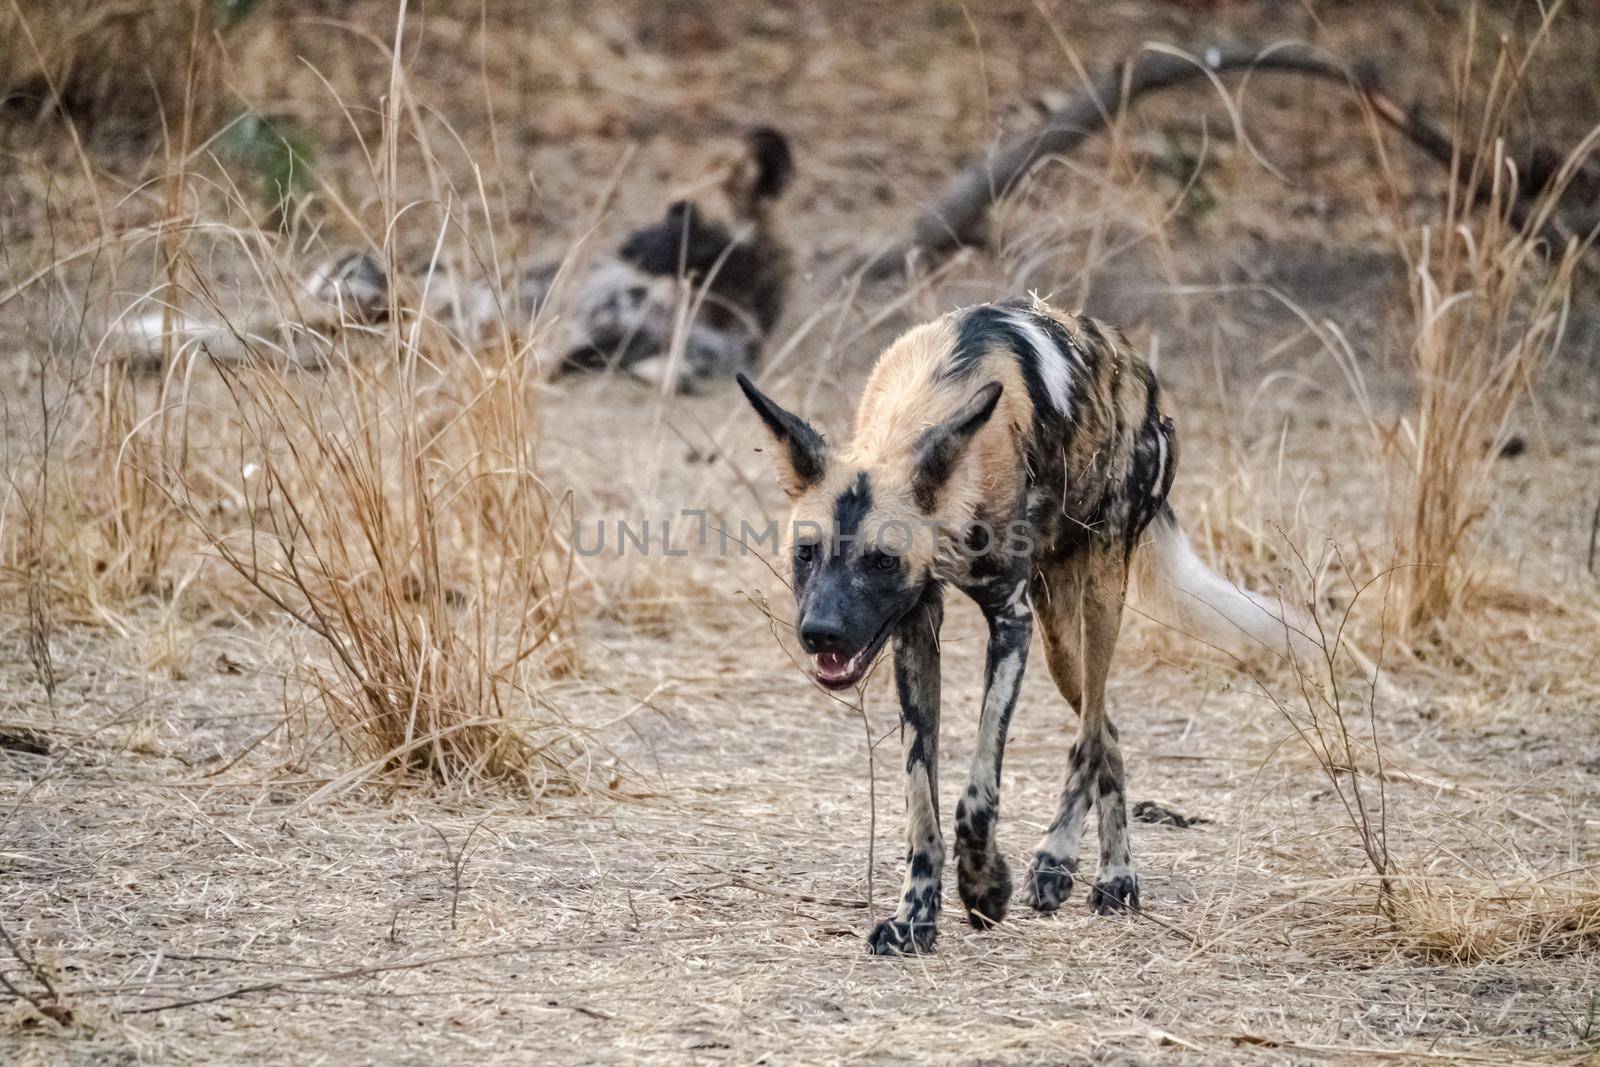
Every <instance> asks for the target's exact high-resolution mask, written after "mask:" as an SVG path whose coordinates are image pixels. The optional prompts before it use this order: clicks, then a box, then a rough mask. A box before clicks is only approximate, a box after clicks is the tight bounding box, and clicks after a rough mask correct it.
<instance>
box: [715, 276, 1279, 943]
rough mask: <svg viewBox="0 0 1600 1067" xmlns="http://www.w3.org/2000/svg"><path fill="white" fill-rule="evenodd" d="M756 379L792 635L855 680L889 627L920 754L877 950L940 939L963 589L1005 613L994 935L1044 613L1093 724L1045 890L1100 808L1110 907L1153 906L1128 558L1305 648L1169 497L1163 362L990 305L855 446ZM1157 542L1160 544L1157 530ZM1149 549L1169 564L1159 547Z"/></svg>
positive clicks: (750, 389) (970, 845) (987, 608)
mask: <svg viewBox="0 0 1600 1067" xmlns="http://www.w3.org/2000/svg"><path fill="white" fill-rule="evenodd" d="M739 384H740V386H741V387H742V388H743V389H744V392H745V395H746V396H747V397H748V398H749V400H750V402H751V404H752V405H754V407H755V409H756V412H757V413H758V414H759V415H760V416H761V419H762V421H763V422H765V424H766V426H767V428H768V429H769V430H770V431H771V433H772V435H773V437H774V438H775V439H776V441H777V443H778V446H779V447H778V448H777V450H776V451H777V455H778V466H779V475H780V479H781V481H782V482H783V485H784V488H785V490H786V491H787V492H788V494H789V496H790V497H791V498H792V500H793V505H794V512H793V518H792V521H791V523H790V532H791V538H790V540H791V542H792V562H793V574H794V594H795V601H796V607H797V613H796V629H797V631H798V634H799V639H800V643H801V645H802V646H803V647H804V649H805V651H806V653H807V654H808V655H810V656H811V657H812V662H813V668H814V676H815V678H816V680H817V681H818V682H819V683H820V684H822V685H824V686H826V687H828V688H830V689H845V688H848V687H850V686H853V685H855V684H856V683H857V682H859V681H860V680H861V679H862V678H863V677H864V676H865V674H866V673H867V671H868V669H869V668H870V667H871V666H872V663H873V660H874V659H875V657H876V656H877V654H878V652H879V651H880V649H882V648H883V646H884V645H885V644H886V643H888V642H892V643H893V647H894V680H895V688H896V690H897V691H898V694H899V699H900V719H901V726H902V736H903V740H904V746H905V768H906V793H907V797H906V806H907V815H908V824H907V831H906V872H905V881H904V886H903V892H902V894H901V897H900V902H899V906H898V908H897V910H896V912H895V914H894V916H893V917H892V918H889V919H886V920H884V921H883V922H880V923H879V924H878V925H877V927H876V928H875V929H874V930H873V931H872V933H871V936H870V938H869V939H868V945H869V948H870V949H871V951H872V952H874V953H876V954H880V955H886V954H896V953H914V952H923V951H927V950H929V949H931V948H932V946H933V942H934V936H935V932H936V922H937V919H938V915H939V908H940V876H941V872H942V869H943V865H944V838H943V834H942V832H941V830H940V827H939V802H938V769H937V767H938V747H939V737H938V735H939V626H940V622H941V620H942V618H943V608H942V591H943V589H944V587H945V586H946V585H953V586H955V587H956V588H958V589H960V590H961V591H962V592H963V593H966V594H967V595H968V596H970V597H971V598H972V599H973V600H975V601H976V602H977V603H978V605H979V607H980V608H981V609H982V610H983V613H984V615H985V617H986V619H987V621H988V627H989V647H988V655H987V663H986V667H985V678H984V695H983V706H982V711H981V714H980V720H979V727H978V744H977V749H976V751H975V753H974V755H973V759H972V767H971V771H970V775H969V778H968V782H967V786H966V789H965V791H964V792H963V793H962V794H961V799H960V802H959V803H958V804H957V805H956V823H955V827H956V846H955V856H956V885H957V889H958V890H959V893H960V896H961V903H962V905H963V906H964V907H965V908H966V912H967V917H968V919H969V920H970V921H971V923H972V924H973V925H974V926H976V927H978V928H979V929H984V928H987V927H988V926H990V925H992V924H994V923H997V922H999V921H1000V920H1001V919H1003V918H1004V917H1005V914H1006V908H1007V905H1008V903H1009V901H1010V897H1011V889H1012V884H1011V877H1010V873H1009V871H1008V868H1007V865H1006V862H1005V860H1004V859H1002V858H1001V857H1000V855H999V852H998V850H997V848H996V844H995V827H996V822H997V819H998V811H999V792H1000V765H1001V759H1002V757H1003V755H1004V751H1005V743H1006V729H1007V725H1008V723H1009V721H1010V719H1011V713H1012V710H1013V708H1014V707H1015V706H1016V702H1017V692H1018V689H1019V687H1020V684H1021V681H1022V673H1023V668H1024V666H1025V664H1026V662H1027V658H1028V644H1029V640H1030V638H1031V636H1032V633H1033V626H1034V618H1035V615H1037V616H1038V619H1039V622H1040V624H1041V626H1042V629H1043V635H1044V648H1045V653H1046V657H1047V660H1048V662H1049V666H1050V673H1051V675H1052V677H1053V678H1054V680H1055V683H1056V686H1057V687H1058V688H1059V689H1060V690H1061V695H1062V696H1063V697H1065V698H1066V700H1067V702H1068V703H1070V704H1071V705H1072V706H1073V707H1074V708H1075V709H1076V710H1077V713H1078V716H1079V730H1078V737H1077V740H1076V742H1075V743H1074V744H1073V745H1072V749H1071V752H1070V755H1069V757H1068V761H1067V776H1066V785H1065V788H1064V790H1063V792H1062V795H1061V802H1060V807H1059V809H1058V811H1057V812H1056V815H1055V818H1054V820H1053V821H1052V822H1051V823H1050V827H1049V830H1048V831H1047V832H1046V833H1045V835H1044V838H1043V839H1042V840H1041V841H1040V842H1039V844H1038V846H1037V847H1036V848H1035V850H1034V854H1033V859H1032V862H1031V863H1030V864H1029V867H1028V876H1027V895H1028V902H1029V903H1030V904H1031V905H1032V906H1033V907H1034V908H1036V909H1038V910H1039V911H1054V910H1055V909H1056V908H1058V907H1060V906H1061V904H1062V903H1063V902H1064V901H1066V900H1067V899H1068V897H1069V895H1070V894H1071V891H1072V885H1073V876H1074V874H1075V873H1076V872H1077V869H1078V844H1079V839H1080V837H1081V836H1082V833H1083V829H1084V822H1085V820H1086V819H1087V817H1088V814H1089V811H1090V809H1091V808H1092V807H1094V806H1096V805H1098V808H1099V836H1100V864H1099V869H1098V873H1097V875H1096V880H1095V883H1094V885H1093V887H1092V888H1091V889H1090V891H1089V904H1090V906H1091V907H1092V908H1094V909H1095V910H1096V911H1099V912H1106V911H1110V910H1114V909H1117V908H1122V907H1137V906H1138V904H1139V882H1138V878H1137V876H1136V874H1135V872H1134V866H1133V857H1132V853H1131V850H1130V847H1129V839H1128V809H1127V803H1126V799H1125V791H1124V790H1125V786H1124V778H1123V768H1122V754H1121V751H1120V750H1119V748H1118V742H1117V729H1116V727H1115V726H1113V725H1112V723H1111V720H1110V718H1109V717H1108V716H1107V714H1106V706H1105V685H1106V674H1107V671H1108V669H1109V667H1110V663H1111V654H1112V651H1113V649H1114V648H1115V646H1116V642H1117V631H1118V628H1119V626H1120V623H1121V616H1122V604H1123V597H1124V593H1125V592H1126V589H1127V585H1128V579H1129V576H1130V570H1131V569H1132V568H1133V567H1134V566H1135V564H1139V563H1143V564H1145V566H1146V567H1147V569H1149V570H1151V571H1153V572H1154V574H1153V575H1152V577H1153V578H1155V579H1157V580H1159V581H1160V582H1162V583H1163V584H1165V585H1166V586H1168V587H1169V590H1168V591H1169V592H1170V593H1171V594H1172V597H1171V599H1172V600H1173V601H1174V603H1175V605H1176V606H1178V607H1179V608H1180V609H1182V608H1183V607H1185V605H1187V607H1188V609H1189V610H1188V611H1187V612H1185V614H1186V618H1185V620H1184V621H1185V622H1186V624H1188V625H1191V626H1194V627H1199V628H1201V629H1203V630H1204V631H1205V632H1207V633H1208V634H1210V635H1212V636H1213V637H1215V638H1219V639H1223V640H1226V639H1227V638H1228V637H1238V636H1239V635H1240V634H1244V635H1247V636H1249V637H1250V638H1252V639H1254V640H1256V641H1260V642H1262V643H1265V644H1267V645H1269V646H1275V647H1277V648H1279V649H1282V648H1284V647H1285V645H1286V642H1287V638H1288V636H1289V633H1290V629H1291V627H1290V624H1288V623H1286V622H1284V621H1283V617H1282V613H1281V611H1280V610H1279V609H1278V606H1277V605H1276V604H1274V603H1272V602H1269V601H1266V600H1264V599H1260V598H1257V597H1254V596H1252V595H1251V594H1248V593H1243V592H1240V591H1239V590H1238V589H1236V588H1234V587H1233V586H1232V585H1230V584H1229V583H1228V582H1226V581H1225V580H1223V579H1222V578H1221V577H1220V576H1218V575H1217V574H1215V573H1214V572H1212V571H1210V570H1209V569H1207V568H1206V566H1205V565H1204V564H1203V563H1201V561H1200V560H1199V559H1198V557H1196V556H1195V554H1194V551H1193V550H1192V549H1191V548H1190V546H1189V543H1188V541H1187V540H1186V539H1185V538H1184V536H1183V533H1182V531H1181V530H1180V529H1179V528H1178V525H1177V521H1176V519H1175V518H1174V516H1173V514H1172V510H1171V508H1170V507H1169V506H1168V504H1167V492H1168V490H1169V488H1170V487H1171V485H1172V475H1173V469H1174V467H1175V465H1176V462H1177V455H1178V453H1177V444H1176V440H1175V438H1174V433H1173V426H1172V420H1171V419H1170V418H1169V417H1168V416H1167V415H1166V414H1165V413H1164V412H1163V410H1162V405H1161V396H1160V392H1159V390H1158V389H1157V386H1156V380H1155V376H1154V375H1153V374H1152V373H1151V370H1150V368H1149V366H1147V365H1146V364H1145V362H1144V361H1143V360H1142V359H1141V358H1139V357H1138V356H1137V355H1135V354H1134V353H1133V352H1132V351H1131V350H1130V349H1129V347H1128V344H1127V342H1126V341H1125V340H1124V339H1123V338H1122V337H1121V335H1120V334H1119V333H1117V332H1115V331H1108V330H1107V329H1105V328H1103V327H1101V326H1100V325H1098V324H1097V323H1095V322H1094V320H1092V319H1089V318H1087V317H1084V316H1081V315H1067V314H1062V313H1060V312H1057V311H1055V310H1054V309H1052V308H1050V307H1049V306H1047V305H1045V304H1044V303H1042V302H1038V301H1035V302H1032V303H1028V302H1020V301H1019V302H1012V303H1006V304H995V305H983V306H979V307H973V308H968V309H966V310H963V311H957V312H953V313H951V314H949V315H946V316H944V317H943V318H940V319H938V320H936V321H934V322H931V323H928V324H925V325H923V326H919V327H917V328H915V329H913V330H911V331H910V332H909V333H907V334H905V335H904V336H903V337H901V338H900V339H899V340H898V341H896V342H895V343H894V344H893V345H892V346H890V348H889V349H888V351H886V352H885V353H884V354H883V356H882V358H881V359H880V360H879V361H878V364H877V367H876V368H875V369H874V370H873V372H872V375H871V377H870V378H869V379H868V381H867V385H866V391H865V395H864V396H863V397H862V399H861V405H860V408H859V409H858V411H857V413H856V422H855V434H854V438H853V440H852V441H851V442H850V444H849V445H847V446H845V447H843V448H835V447H832V446H830V445H829V444H828V443H827V442H826V441H824V439H823V437H822V435H821V434H819V433H818V432H817V431H816V430H814V429H813V428H812V427H811V426H810V425H808V424H807V423H806V422H804V421H803V420H802V419H800V418H798V417H797V416H795V415H793V414H791V413H790V412H788V411H785V410H784V409H783V408H781V407H779V406H778V405H777V404H775V403H774V402H773V401H772V400H770V399H769V398H768V397H766V396H765V395H763V394H762V393H761V392H760V391H759V390H757V389H756V388H755V386H753V385H752V384H751V383H750V381H749V380H748V379H746V378H745V377H744V376H743V375H741V376H740V377H739ZM1147 534H1148V536H1147ZM1140 557H1150V558H1148V559H1145V560H1141V559H1140Z"/></svg>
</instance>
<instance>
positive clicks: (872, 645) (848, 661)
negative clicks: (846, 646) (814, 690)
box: [811, 627, 888, 689]
mask: <svg viewBox="0 0 1600 1067" xmlns="http://www.w3.org/2000/svg"><path fill="white" fill-rule="evenodd" d="M887 636H888V628H887V627H885V629H884V631H883V632H882V633H880V634H879V635H878V636H877V637H875V638H873V639H872V640H871V641H870V642H868V643H867V644H866V645H865V646H863V647H862V648H860V649H859V650H857V651H856V652H854V653H851V654H849V655H847V654H845V653H843V652H818V653H817V654H816V655H815V656H813V657H811V662H812V677H814V678H816V680H817V684H818V685H820V686H822V687H823V688H824V689H849V688H850V687H851V686H853V685H855V684H856V683H857V682H859V681H861V679H862V678H864V677H866V674H867V671H868V670H870V669H871V667H872V661H873V660H875V659H877V658H878V651H879V650H880V649H882V648H883V642H884V639H885V638H886V637H887Z"/></svg>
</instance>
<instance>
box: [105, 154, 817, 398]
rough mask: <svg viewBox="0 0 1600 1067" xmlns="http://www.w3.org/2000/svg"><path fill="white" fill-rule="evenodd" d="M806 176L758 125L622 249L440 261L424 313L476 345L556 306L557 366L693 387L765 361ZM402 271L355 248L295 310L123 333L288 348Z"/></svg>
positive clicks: (361, 313) (383, 292) (373, 295)
mask: <svg viewBox="0 0 1600 1067" xmlns="http://www.w3.org/2000/svg"><path fill="white" fill-rule="evenodd" d="M793 175H794V158H793V153H792V152H791V150H790V147H789V141H788V139H787V138H785V137H784V136H783V134H781V133H779V132H778V131H776V130H773V129H770V128H767V127H760V128H757V129H754V130H751V131H750V132H748V133H747V134H746V135H745V136H744V137H743V138H742V140H741V142H740V144H739V147H738V148H737V150H735V151H732V152H726V151H723V152H718V153H716V154H715V155H714V156H713V158H711V159H710V160H709V161H707V163H706V165H705V166H704V167H702V168H700V169H699V170H698V172H697V173H696V174H695V175H694V177H693V178H692V179H691V180H689V181H687V182H685V183H684V185H683V186H682V187H680V188H679V189H678V190H677V193H676V195H675V196H674V198H673V199H672V200H671V202H670V203H669V204H668V206H667V207H666V209H665V211H664V212H662V214H661V216H660V218H658V219H657V220H656V221H654V222H652V223H650V224H649V225H647V226H644V227H642V228H639V229H636V230H634V231H632V232H630V233H629V234H628V235H627V236H626V237H625V238H623V240H622V241H621V242H620V244H619V245H618V246H617V247H616V249H615V251H614V252H611V253H608V254H600V255H594V256H589V257H582V256H575V257H573V258H572V259H571V260H570V261H563V262H560V263H544V264H539V265H536V266H533V267H530V268H527V269H524V270H522V271H521V272H520V273H514V274H512V275H511V278H510V280H509V282H508V283H507V284H506V285H505V287H504V288H503V290H502V289H498V288H496V287H493V286H490V285H488V284H473V283H467V284H463V285H461V286H459V287H457V286H455V285H454V284H453V282H454V275H453V274H452V273H451V272H449V271H440V272H439V273H437V274H436V275H435V276H434V277H432V278H430V279H429V280H428V285H427V286H426V287H425V288H426V303H425V314H426V316H427V317H428V318H429V319H431V320H433V321H435V322H438V323H442V324H444V325H446V326H448V327H449V328H451V329H453V330H455V331H457V332H458V333H459V334H461V335H462V337H463V339H464V340H466V341H467V342H468V343H471V342H473V341H475V340H476V339H478V338H479V336H480V335H482V334H483V333H484V332H485V330H486V329H487V328H488V327H490V326H491V325H496V324H498V323H500V322H502V321H509V322H510V323H511V324H512V325H513V328H514V329H515V328H521V327H523V326H526V325H528V324H530V323H532V322H533V321H534V320H536V319H537V318H539V317H541V316H544V315H545V314H546V313H547V312H549V311H551V310H552V309H553V310H554V312H555V313H554V314H552V315H550V316H549V318H550V319H551V326H552V329H551V330H550V332H549V333H548V334H547V338H548V341H549V344H550V346H551V348H553V349H554V352H553V356H554V358H553V360H552V364H553V367H552V369H554V370H556V371H561V370H579V369H596V368H602V367H611V366H615V367H620V368H623V369H625V370H627V371H629V372H630V373H633V374H635V375H637V376H640V377H644V378H647V379H650V380H660V379H663V378H665V377H666V376H668V375H671V376H672V377H673V378H674V379H675V380H676V381H677V383H678V384H679V385H680V386H683V387H692V386H693V385H695V384H696V383H698V382H700V381H703V380H708V379H714V378H726V377H728V376H729V375H731V374H733V373H735V372H736V371H740V370H745V369H748V368H750V367H753V366H754V365H755V364H756V362H757V361H758V360H759V358H760V356H761V352H762V348H763V346H764V345H765V343H766V340H767V338H768V336H769V335H770V334H771V332H772V329H773V327H774V326H775V325H776V324H777V321H778V317H779V315H780V314H781V313H782V311H783V303H784V296H785V291H786V288H787V286H788V282H789V276H790V273H791V257H790V252H789V247H788V244H787V242H786V241H785V239H784V237H783V233H782V228H781V227H780V226H779V224H778V220H777V219H776V217H775V215H776V211H775V207H776V203H777V201H778V198H779V197H780V196H781V195H782V193H783V192H784V190H785V189H786V188H788V186H789V183H790V181H791V179H792V177H793ZM409 273H411V274H414V275H418V276H420V275H421V274H422V273H423V272H422V271H412V272H409ZM414 280H416V279H414ZM390 282H391V279H390V278H389V277H388V274H387V272H386V270H385V268H384V266H383V264H382V263H381V262H379V260H378V259H377V258H376V257H375V256H374V255H372V254H371V253H370V252H364V251H358V250H346V251H344V252H341V253H339V254H337V255H335V256H333V257H332V258H330V259H329V260H327V261H326V262H325V263H324V264H322V265H321V266H319V267H317V268H316V269H315V270H313V271H312V272H311V273H310V274H308V275H307V276H306V277H305V279H304V280H303V281H302V282H301V284H300V285H299V287H298V291H297V292H295V293H293V294H289V295H288V297H287V299H285V300H283V301H280V303H281V304H285V305H291V306H289V307H288V308H287V310H288V311H289V312H291V313H292V316H293V319H292V321H284V310H283V309H280V308H278V307H263V308H257V309H254V310H252V311H249V312H246V313H244V314H242V315H240V316H238V317H237V318H236V320H235V321H231V322H221V321H218V322H210V321H207V320H204V319H201V318H198V317H195V316H189V315H173V314H171V313H169V312H168V311H166V310H165V309H160V308H157V309H154V310H150V311H147V312H145V313H143V314H135V315H130V316H128V317H126V318H125V319H124V321H122V322H121V323H120V324H119V326H118V327H117V330H116V332H117V334H118V336H120V337H121V338H122V339H123V340H124V341H127V342H131V343H132V345H133V346H134V347H135V348H139V349H146V350H156V351H159V350H160V349H161V347H162V345H163V344H164V343H165V339H166V335H167V333H168V331H171V332H172V334H173V335H174V337H175V339H176V343H177V344H178V345H179V346H180V347H182V346H190V345H193V346H198V345H200V344H205V345H207V346H208V348H209V349H212V350H213V354H222V355H226V352H225V349H224V348H219V347H218V346H225V345H226V343H227V342H228V341H229V340H230V339H232V340H234V341H238V342H243V343H244V344H246V345H247V346H251V347H262V348H272V347H283V348H284V349H286V350H288V349H289V348H290V345H289V341H290V340H291V338H292V337H293V336H295V335H305V336H310V337H313V338H315V337H317V336H321V335H326V334H329V333H331V332H333V331H334V330H336V329H338V328H341V327H343V326H349V325H361V324H368V323H374V322H381V321H383V320H384V319H386V318H387V316H388V313H389V309H390V305H391V302H392V301H393V299H394V297H393V295H392V294H391V292H390V288H391V285H390ZM418 287H419V288H424V287H423V286H421V284H420V281H418ZM679 338H681V347H678V348H677V349H676V352H675V350H674V341H675V340H677V339H679ZM671 363H676V366H671V365H669V364H671Z"/></svg>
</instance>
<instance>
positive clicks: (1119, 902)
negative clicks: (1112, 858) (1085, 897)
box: [1089, 874, 1139, 915]
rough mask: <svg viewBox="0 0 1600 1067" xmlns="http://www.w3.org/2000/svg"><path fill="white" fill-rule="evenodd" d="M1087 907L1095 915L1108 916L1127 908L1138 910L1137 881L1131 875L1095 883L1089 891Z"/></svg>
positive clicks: (1118, 876) (1121, 875) (1122, 875)
mask: <svg viewBox="0 0 1600 1067" xmlns="http://www.w3.org/2000/svg"><path fill="white" fill-rule="evenodd" d="M1089 907H1090V908H1092V909H1093V910H1094V912H1095V913H1096V914H1097V915H1109V914H1111V913H1112V912H1114V911H1121V910H1122V909H1124V908H1129V909H1131V910H1133V911H1138V910H1139V879H1138V878H1136V877H1135V876H1134V875H1131V874H1119V875H1117V876H1116V877H1114V878H1108V879H1106V880H1104V881H1100V882H1096V883H1095V884H1094V886H1093V887H1092V888H1091V889H1090V890H1089Z"/></svg>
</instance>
